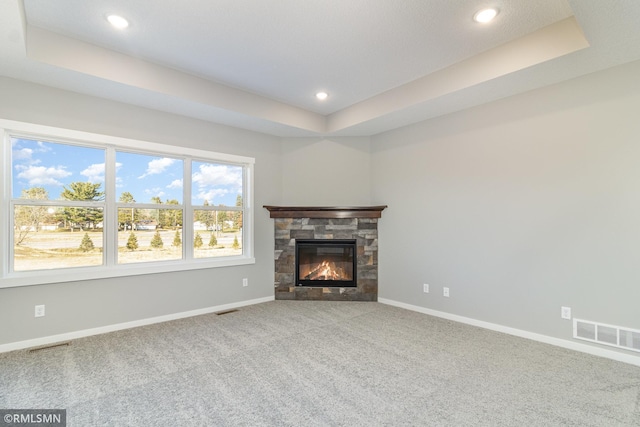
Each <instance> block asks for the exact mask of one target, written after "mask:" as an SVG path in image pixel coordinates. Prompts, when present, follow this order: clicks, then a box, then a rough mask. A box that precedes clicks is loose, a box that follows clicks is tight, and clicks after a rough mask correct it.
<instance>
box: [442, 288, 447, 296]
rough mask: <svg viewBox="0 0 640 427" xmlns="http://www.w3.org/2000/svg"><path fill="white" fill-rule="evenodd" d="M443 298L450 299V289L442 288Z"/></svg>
mask: <svg viewBox="0 0 640 427" xmlns="http://www.w3.org/2000/svg"><path fill="white" fill-rule="evenodd" d="M442 296H444V297H447V298H449V288H442Z"/></svg>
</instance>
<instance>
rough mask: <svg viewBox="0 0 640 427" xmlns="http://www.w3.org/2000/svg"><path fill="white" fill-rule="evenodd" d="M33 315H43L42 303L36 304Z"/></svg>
mask: <svg viewBox="0 0 640 427" xmlns="http://www.w3.org/2000/svg"><path fill="white" fill-rule="evenodd" d="M35 317H44V305H36V310H35Z"/></svg>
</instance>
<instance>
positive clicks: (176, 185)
mask: <svg viewBox="0 0 640 427" xmlns="http://www.w3.org/2000/svg"><path fill="white" fill-rule="evenodd" d="M167 188H182V180H181V179H176V180H174V181H173V182H172V183H171V184H169V185H167Z"/></svg>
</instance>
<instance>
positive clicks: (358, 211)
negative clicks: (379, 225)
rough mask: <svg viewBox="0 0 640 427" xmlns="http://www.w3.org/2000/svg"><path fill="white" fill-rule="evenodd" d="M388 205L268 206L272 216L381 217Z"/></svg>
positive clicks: (266, 207)
mask: <svg viewBox="0 0 640 427" xmlns="http://www.w3.org/2000/svg"><path fill="white" fill-rule="evenodd" d="M386 207H387V206H386V205H384V206H267V205H265V206H264V208H265V209H267V210H268V211H269V213H270V214H271V216H270V217H271V218H380V217H381V216H382V211H383V210H384V209H385V208H386Z"/></svg>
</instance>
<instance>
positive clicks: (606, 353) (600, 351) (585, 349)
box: [378, 298, 640, 366]
mask: <svg viewBox="0 0 640 427" xmlns="http://www.w3.org/2000/svg"><path fill="white" fill-rule="evenodd" d="M378 302H379V303H382V304H387V305H392V306H394V307H400V308H404V309H407V310H411V311H417V312H418V313H423V314H428V315H430V316H435V317H441V318H443V319H447V320H453V321H454V322H459V323H466V324H467V325H472V326H478V327H480V328H484V329H490V330H492V331H496V332H502V333H505V334H509V335H514V336H517V337H520V338H527V339H530V340H533V341H539V342H542V343H545V344H551V345H555V346H557V347H563V348H567V349H569V350H575V351H579V352H582V353H587V354H591V355H594V356H600V357H605V358H607V359H612V360H616V361H618V362H624V363H629V364H631V365H635V366H640V357H639V356H634V355H631V354H624V353H619V352H617V351H612V350H609V349H605V348H599V347H595V346H590V345H588V344H582V343H577V342H573V341H568V340H564V339H560V338H554V337H550V336H547V335H542V334H536V333H534V332H529V331H523V330H521V329H515V328H510V327H508V326H503V325H498V324H496V323H489V322H484V321H482V320H476V319H472V318H470V317H464V316H458V315H457V314H451V313H446V312H444V311H437V310H432V309H429V308H425V307H420V306H417V305H412V304H406V303H403V302H399V301H394V300H390V299H386V298H378Z"/></svg>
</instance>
